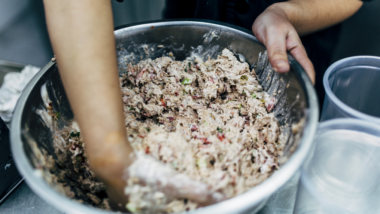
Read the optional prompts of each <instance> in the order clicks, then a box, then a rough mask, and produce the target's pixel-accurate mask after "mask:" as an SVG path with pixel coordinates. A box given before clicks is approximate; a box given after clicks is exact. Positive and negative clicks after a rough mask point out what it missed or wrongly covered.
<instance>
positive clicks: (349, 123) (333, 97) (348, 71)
mask: <svg viewBox="0 0 380 214" xmlns="http://www.w3.org/2000/svg"><path fill="white" fill-rule="evenodd" d="M323 81H324V82H323V83H324V87H325V90H326V97H325V101H324V105H323V109H322V114H321V123H320V125H319V129H318V132H317V135H316V137H315V140H314V150H313V151H312V153H311V154H310V157H309V158H308V159H307V161H306V162H305V163H304V165H303V167H302V170H301V177H300V182H299V186H298V192H297V200H296V204H295V207H294V213H296V214H306V213H308V214H309V213H310V214H311V213H318V214H319V213H334V214H335V213H338V214H340V213H345V214H351V213H380V203H378V200H379V199H380V185H379V183H380V118H379V117H380V92H378V91H379V82H380V58H378V57H370V56H359V57H350V58H346V59H343V60H340V61H338V62H336V63H334V64H333V65H331V66H330V67H329V69H328V70H327V71H326V73H325V76H324V80H323ZM334 118H335V119H334ZM336 118H340V119H336Z"/></svg>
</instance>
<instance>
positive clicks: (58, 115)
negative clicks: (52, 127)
mask: <svg viewBox="0 0 380 214" xmlns="http://www.w3.org/2000/svg"><path fill="white" fill-rule="evenodd" d="M55 117H56V118H57V120H59V118H60V117H61V114H60V113H59V112H55Z"/></svg>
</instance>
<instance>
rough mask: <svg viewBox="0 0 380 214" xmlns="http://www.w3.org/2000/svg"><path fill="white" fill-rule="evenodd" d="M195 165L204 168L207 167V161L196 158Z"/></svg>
mask: <svg viewBox="0 0 380 214" xmlns="http://www.w3.org/2000/svg"><path fill="white" fill-rule="evenodd" d="M197 166H198V168H206V167H207V161H206V160H204V159H198V160H197Z"/></svg>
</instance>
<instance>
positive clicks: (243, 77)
mask: <svg viewBox="0 0 380 214" xmlns="http://www.w3.org/2000/svg"><path fill="white" fill-rule="evenodd" d="M240 79H241V80H248V77H247V76H245V75H242V76H241V77H240Z"/></svg>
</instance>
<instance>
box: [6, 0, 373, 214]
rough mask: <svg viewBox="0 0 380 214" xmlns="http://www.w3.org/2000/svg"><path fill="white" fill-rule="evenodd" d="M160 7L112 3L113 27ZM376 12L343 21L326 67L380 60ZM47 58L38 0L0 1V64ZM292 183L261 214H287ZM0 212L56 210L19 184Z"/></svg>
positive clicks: (39, 62)
mask: <svg viewBox="0 0 380 214" xmlns="http://www.w3.org/2000/svg"><path fill="white" fill-rule="evenodd" d="M164 3H165V1H164V0H125V2H124V3H122V4H120V3H117V2H113V3H112V4H113V10H114V20H115V26H119V25H122V24H128V23H134V22H141V21H148V20H157V19H161V17H162V16H161V12H162V9H163V7H164ZM379 11H380V1H379V0H375V1H373V2H371V3H365V4H364V5H363V7H362V8H361V9H360V10H359V11H358V12H357V13H356V14H355V15H354V16H352V17H351V18H349V19H348V20H346V21H345V22H344V23H343V27H342V31H341V33H340V39H339V42H338V45H337V48H336V50H335V51H334V54H333V57H332V59H331V63H333V62H335V61H337V60H339V59H342V58H345V57H349V56H355V55H374V56H380V41H379V39H380V22H379V21H380V13H379ZM52 56H53V52H52V50H51V46H50V42H49V38H48V35H47V32H46V25H45V19H44V10H43V4H42V0H0V60H2V59H3V60H10V61H15V62H20V63H25V64H32V65H36V66H40V67H42V66H44V65H45V64H46V63H47V62H48V61H49V60H50V59H51V58H52ZM16 158H17V157H16ZM291 182H293V183H291ZM296 182H297V180H295V179H292V180H291V181H290V182H288V184H286V185H285V186H284V187H283V188H282V193H283V194H286V197H285V198H288V199H289V200H287V201H284V203H283V204H275V205H276V206H273V207H269V206H265V207H264V209H263V210H262V211H261V213H283V214H285V213H291V212H289V210H292V207H293V205H294V198H295V192H294V186H295V185H297V184H296ZM278 197H282V196H279V195H276V194H275V195H273V196H272V197H271V199H270V201H271V200H272V201H276V198H278ZM0 213H50V214H60V213H61V212H59V211H57V210H56V209H54V208H53V207H51V206H50V205H48V204H46V202H44V201H43V200H42V199H40V198H39V197H38V196H37V195H35V194H34V193H33V192H32V191H31V190H30V189H29V187H28V186H27V185H26V184H25V183H24V184H22V185H21V186H20V187H19V188H18V189H17V190H16V191H15V192H14V193H13V194H12V195H11V196H10V198H8V199H7V200H6V201H5V202H4V204H2V205H1V206H0Z"/></svg>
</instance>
